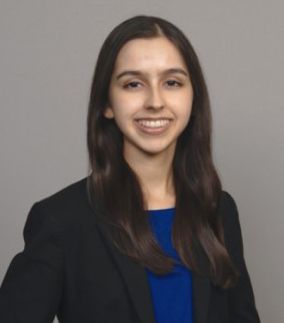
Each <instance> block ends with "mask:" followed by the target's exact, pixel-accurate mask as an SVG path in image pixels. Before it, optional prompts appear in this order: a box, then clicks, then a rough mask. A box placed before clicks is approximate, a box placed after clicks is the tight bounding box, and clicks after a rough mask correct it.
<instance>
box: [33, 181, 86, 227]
mask: <svg viewBox="0 0 284 323" xmlns="http://www.w3.org/2000/svg"><path fill="white" fill-rule="evenodd" d="M31 211H32V213H35V214H37V217H38V219H40V218H42V219H46V218H49V219H52V220H53V221H55V222H57V223H58V224H63V225H64V226H65V225H66V224H70V225H73V226H74V225H76V224H77V225H79V224H80V222H84V221H85V219H86V217H88V216H89V215H90V214H92V209H91V206H90V204H89V202H88V194H87V178H83V179H81V180H79V181H77V182H75V183H72V184H70V185H68V186H67V187H64V188H62V189H61V190H59V191H57V192H55V193H54V194H52V195H50V196H48V197H46V198H44V199H42V200H40V201H37V202H35V203H34V205H33V206H32V209H31Z"/></svg>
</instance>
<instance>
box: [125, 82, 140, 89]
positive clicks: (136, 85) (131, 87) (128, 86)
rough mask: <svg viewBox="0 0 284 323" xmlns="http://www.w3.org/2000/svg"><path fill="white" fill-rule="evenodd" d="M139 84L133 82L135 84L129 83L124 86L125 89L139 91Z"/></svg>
mask: <svg viewBox="0 0 284 323" xmlns="http://www.w3.org/2000/svg"><path fill="white" fill-rule="evenodd" d="M139 84H140V83H139V82H135V81H133V82H129V83H127V84H125V85H124V86H123V88H126V89H137V88H138V85H139Z"/></svg>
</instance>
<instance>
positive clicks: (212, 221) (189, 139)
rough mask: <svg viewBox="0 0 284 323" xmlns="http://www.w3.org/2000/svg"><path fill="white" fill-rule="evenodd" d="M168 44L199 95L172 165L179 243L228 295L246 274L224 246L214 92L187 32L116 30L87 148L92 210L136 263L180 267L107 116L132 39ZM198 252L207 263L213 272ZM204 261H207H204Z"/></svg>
mask: <svg viewBox="0 0 284 323" xmlns="http://www.w3.org/2000/svg"><path fill="white" fill-rule="evenodd" d="M157 37H166V38H167V39H168V40H169V41H170V42H171V43H172V44H173V45H174V46H175V47H176V48H177V50H178V51H179V53H180V54H181V56H182V58H183V60H184V62H185V64H186V67H187V70H188V73H189V75H190V80H191V84H192V88H193V102H192V113H191V116H190V120H189V122H188V124H187V126H186V128H185V129H184V131H183V132H182V133H181V135H180V136H179V138H178V140H177V145H176V150H175V155H174V159H173V164H172V167H173V179H174V188H175V193H176V205H175V212H176V216H175V218H174V223H173V233H172V237H173V244H174V247H175V249H176V250H177V253H178V254H179V257H180V259H181V261H182V263H183V264H184V265H185V266H186V267H187V268H189V269H190V270H194V271H196V272H198V273H200V274H204V275H209V276H210V278H211V280H212V282H213V283H214V284H216V285H219V286H220V287H222V288H229V287H232V286H234V285H235V284H236V282H237V279H238V276H239V273H238V271H237V269H236V268H235V266H234V264H233V262H232V260H231V259H230V257H229V254H228V252H227V250H226V247H225V241H224V232H223V222H222V221H223V219H222V216H221V214H220V212H218V211H219V208H220V201H221V197H222V187H221V182H220V179H219V177H218V174H217V171H216V169H215V166H214V164H213V159H212V151H211V132H212V125H211V124H212V121H211V110H210V102H209V95H208V91H207V86H206V83H205V79H204V76H203V72H202V69H201V66H200V63H199V60H198V57H197V55H196V53H195V51H194V49H193V47H192V45H191V44H190V42H189V40H188V39H187V37H186V36H185V35H184V34H183V32H182V31H181V30H180V29H178V28H177V27H176V26H175V25H173V24H172V23H170V22H169V21H167V20H165V19H162V18H159V17H153V16H146V15H139V16H134V17H132V18H129V19H127V20H125V21H123V22H122V23H120V24H119V25H118V26H116V27H115V28H114V29H113V30H112V31H111V32H110V34H109V35H108V37H107V38H106V40H105V41H104V43H103V45H102V48H101V50H100V53H99V56H98V59H97V63H96V68H95V73H94V77H93V81H92V86H91V93H90V100H89V109H88V120H87V143H88V152H89V162H90V168H91V174H90V176H89V177H88V194H89V199H90V203H91V204H92V206H93V208H94V209H95V210H97V211H98V212H97V215H98V216H99V215H100V220H101V221H104V222H105V223H107V224H108V227H109V230H110V236H111V239H112V241H113V243H114V244H115V246H116V247H117V248H118V249H119V250H120V251H121V252H122V253H124V254H125V255H127V256H128V257H130V258H131V259H132V260H133V261H136V262H138V263H140V264H141V265H143V266H145V267H147V268H148V269H150V270H152V271H153V272H155V273H157V274H161V275H162V274H166V273H168V272H170V270H172V268H173V264H174V262H175V260H174V259H171V258H170V257H168V256H166V255H165V254H164V253H163V251H162V249H161V248H160V246H159V245H158V243H157V241H156V240H155V238H154V236H153V233H152V231H151V229H150V225H149V222H148V217H147V213H146V211H145V200H144V196H143V194H142V190H141V185H140V183H139V179H138V177H137V175H136V174H135V172H134V171H133V169H131V167H130V166H129V164H128V163H127V162H126V160H125V159H124V156H123V135H122V133H121V131H120V129H119V128H118V126H117V125H116V123H115V121H114V120H113V119H107V118H105V116H104V110H105V108H106V106H107V105H108V101H109V85H110V80H111V76H112V73H113V70H114V66H115V62H116V58H117V56H118V53H119V51H120V50H121V48H122V47H123V46H124V45H125V44H126V43H127V42H128V41H130V40H133V39H139V38H142V39H150V38H157ZM197 253H199V254H203V257H205V259H206V260H207V262H208V271H206V270H204V267H202V266H201V265H200V264H199V263H198V261H197V257H196V255H197ZM199 259H200V258H199Z"/></svg>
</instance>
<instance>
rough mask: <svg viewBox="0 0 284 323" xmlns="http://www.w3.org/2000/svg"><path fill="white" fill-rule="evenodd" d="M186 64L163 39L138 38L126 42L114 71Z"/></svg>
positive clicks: (174, 48)
mask: <svg viewBox="0 0 284 323" xmlns="http://www.w3.org/2000/svg"><path fill="white" fill-rule="evenodd" d="M169 67H183V68H186V64H185V62H184V60H183V57H182V55H181V54H180V52H179V50H178V49H177V48H176V47H175V45H174V44H173V43H172V42H171V41H169V40H168V39H167V38H165V37H156V38H150V39H145V38H141V39H140V38H139V39H133V40H130V41H128V42H127V43H126V44H125V45H124V46H123V47H122V48H121V50H120V51H119V53H118V55H117V58H116V62H115V71H117V72H118V71H120V70H121V69H126V68H136V69H147V68H161V69H163V68H169Z"/></svg>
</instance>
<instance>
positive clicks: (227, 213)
mask: <svg viewBox="0 0 284 323" xmlns="http://www.w3.org/2000/svg"><path fill="white" fill-rule="evenodd" d="M219 213H220V215H221V217H222V219H223V224H224V226H225V227H230V226H231V225H234V224H235V223H236V222H239V214H238V207H237V203H236V202H235V199H234V198H233V196H232V195H231V194H230V193H228V192H227V191H222V193H221V197H220V203H219Z"/></svg>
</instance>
